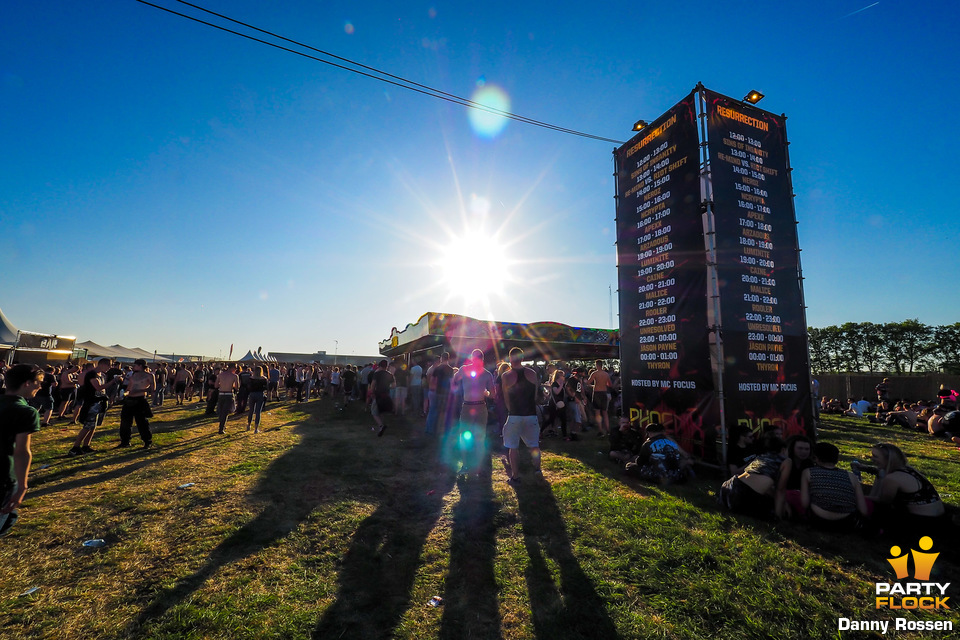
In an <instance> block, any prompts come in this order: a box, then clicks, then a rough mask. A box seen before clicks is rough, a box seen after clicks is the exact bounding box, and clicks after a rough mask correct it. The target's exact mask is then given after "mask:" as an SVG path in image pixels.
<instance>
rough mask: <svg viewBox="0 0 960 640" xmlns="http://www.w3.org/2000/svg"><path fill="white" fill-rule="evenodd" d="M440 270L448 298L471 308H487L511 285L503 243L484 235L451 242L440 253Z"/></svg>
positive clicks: (474, 234)
mask: <svg viewBox="0 0 960 640" xmlns="http://www.w3.org/2000/svg"><path fill="white" fill-rule="evenodd" d="M440 268H441V270H442V279H443V284H444V286H445V288H446V289H447V292H448V294H449V295H450V296H451V297H454V298H461V299H463V300H464V301H465V302H467V303H470V304H474V303H475V304H479V305H486V304H487V302H488V301H489V300H490V298H491V297H492V296H495V295H503V294H504V290H505V288H506V286H507V284H509V282H510V269H509V261H508V257H507V254H506V250H505V247H504V245H503V243H502V242H500V241H499V240H498V239H497V237H496V236H490V235H487V234H484V233H479V232H469V233H466V234H464V235H462V236H459V237H455V238H452V239H451V240H450V242H449V243H448V244H447V245H446V246H445V247H444V248H443V249H442V251H441V258H440Z"/></svg>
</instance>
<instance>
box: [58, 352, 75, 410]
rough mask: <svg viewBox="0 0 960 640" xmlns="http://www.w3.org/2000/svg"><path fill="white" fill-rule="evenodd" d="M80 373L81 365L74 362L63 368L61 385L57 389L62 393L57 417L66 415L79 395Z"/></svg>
mask: <svg viewBox="0 0 960 640" xmlns="http://www.w3.org/2000/svg"><path fill="white" fill-rule="evenodd" d="M78 373H80V367H79V366H77V365H75V364H72V365H70V366H69V367H67V368H65V369H64V370H63V373H61V374H60V385H59V387H57V391H58V392H59V393H60V406H59V407H58V408H57V417H58V418H60V419H61V420H62V419H63V418H64V417H65V416H64V415H63V414H65V413H66V412H67V407H69V406H70V403H71V402H73V401H74V400H75V399H76V397H77V374H78Z"/></svg>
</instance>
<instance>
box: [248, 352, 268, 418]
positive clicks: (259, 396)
mask: <svg viewBox="0 0 960 640" xmlns="http://www.w3.org/2000/svg"><path fill="white" fill-rule="evenodd" d="M255 371H256V372H255V373H254V374H253V376H251V377H250V381H249V382H248V383H247V385H248V387H249V390H250V395H249V396H247V403H248V404H249V405H250V413H248V414H247V431H250V424H251V423H252V422H254V418H256V424H255V425H254V430H253V432H254V433H260V414H261V413H262V412H263V405H264V402H265V401H266V391H267V385H268V384H269V383H270V381H269V380H268V379H267V377H266V376H265V375H264V371H263V366H262V365H257V366H256V369H255Z"/></svg>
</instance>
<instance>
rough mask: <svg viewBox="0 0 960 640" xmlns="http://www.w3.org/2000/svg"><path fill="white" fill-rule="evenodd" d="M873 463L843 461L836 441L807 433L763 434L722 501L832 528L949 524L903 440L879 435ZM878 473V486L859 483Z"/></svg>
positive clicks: (868, 530) (874, 530)
mask: <svg viewBox="0 0 960 640" xmlns="http://www.w3.org/2000/svg"><path fill="white" fill-rule="evenodd" d="M870 458H871V460H872V462H873V466H868V465H861V464H860V463H859V462H858V461H855V462H854V463H853V467H854V470H853V471H846V470H843V469H839V468H838V467H837V465H838V463H839V462H840V451H839V449H837V447H836V446H834V445H832V444H830V443H826V442H818V443H816V444H815V445H814V444H812V443H811V441H810V440H809V439H808V438H806V437H804V436H796V437H793V438H791V439H790V440H789V441H788V442H787V443H785V442H784V441H783V440H781V439H780V438H778V437H776V436H774V435H768V436H766V437H764V439H763V442H762V445H761V448H760V451H759V453H758V454H757V455H756V456H755V457H754V458H752V459H751V460H750V461H749V462H748V463H747V464H746V466H744V467H743V469H742V470H741V471H740V472H739V473H736V474H735V475H733V476H731V477H730V478H729V479H728V480H727V481H726V482H724V483H723V484H722V485H721V488H720V491H719V493H718V500H719V502H720V504H721V505H722V506H723V507H725V508H727V509H729V510H731V511H734V512H737V513H742V514H746V515H751V516H755V517H759V518H781V519H794V520H798V521H803V522H807V523H809V524H810V525H812V526H813V527H816V528H818V529H821V530H827V531H846V532H855V531H856V532H861V533H864V534H867V535H877V534H881V533H889V532H894V533H895V532H902V531H915V530H923V531H938V530H942V529H943V528H945V527H947V526H948V525H949V519H948V518H947V517H946V510H945V508H944V504H943V502H942V501H941V499H940V495H939V494H938V493H937V490H936V489H935V488H934V486H933V485H932V484H931V483H930V481H929V480H927V479H926V477H924V476H923V474H921V473H920V472H919V471H917V470H916V469H914V468H913V467H911V466H910V465H908V464H907V459H906V456H905V455H904V453H903V451H901V450H900V449H899V448H898V447H896V446H894V445H892V444H887V443H879V444H876V445H874V446H873V447H872V448H871V450H870ZM864 471H866V472H868V473H873V474H875V475H876V481H875V482H874V483H873V485H872V486H864V485H862V484H861V474H862V472H864Z"/></svg>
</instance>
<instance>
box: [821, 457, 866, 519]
mask: <svg viewBox="0 0 960 640" xmlns="http://www.w3.org/2000/svg"><path fill="white" fill-rule="evenodd" d="M810 504H814V505H816V506H818V507H820V508H821V509H823V510H824V511H829V512H831V513H853V512H854V511H856V510H857V494H856V492H855V491H854V490H853V484H852V483H851V482H850V474H849V473H847V472H846V471H844V470H843V469H836V468H834V469H826V468H824V467H810Z"/></svg>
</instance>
